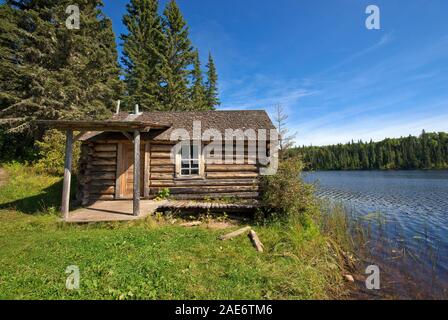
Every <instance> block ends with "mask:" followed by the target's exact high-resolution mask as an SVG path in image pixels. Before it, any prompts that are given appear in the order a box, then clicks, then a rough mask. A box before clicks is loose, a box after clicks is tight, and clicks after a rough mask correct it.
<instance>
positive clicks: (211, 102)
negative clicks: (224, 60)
mask: <svg viewBox="0 0 448 320" xmlns="http://www.w3.org/2000/svg"><path fill="white" fill-rule="evenodd" d="M206 67H207V82H206V89H205V92H206V93H205V96H206V102H207V105H208V107H209V108H210V109H211V110H214V109H215V108H216V107H217V106H219V105H220V104H221V102H220V101H219V98H218V95H219V93H218V74H217V72H216V66H215V62H214V61H213V58H212V54H211V53H209V55H208V63H207V65H206Z"/></svg>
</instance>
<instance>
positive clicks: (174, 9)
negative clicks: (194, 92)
mask: <svg viewBox="0 0 448 320" xmlns="http://www.w3.org/2000/svg"><path fill="white" fill-rule="evenodd" d="M163 31H164V34H165V38H164V50H163V53H164V54H163V62H162V65H163V68H162V69H163V83H162V86H163V98H162V101H163V104H164V109H165V110H171V111H173V110H176V111H182V110H188V109H191V105H190V101H189V95H188V76H189V73H190V72H189V69H188V68H189V66H190V65H191V64H192V62H193V58H194V51H193V47H192V44H191V41H190V39H189V35H188V34H189V31H188V26H187V24H186V22H185V19H184V18H183V16H182V13H181V11H180V9H179V7H178V5H177V3H176V1H174V0H171V1H170V2H169V3H168V4H167V6H166V8H165V10H164V12H163Z"/></svg>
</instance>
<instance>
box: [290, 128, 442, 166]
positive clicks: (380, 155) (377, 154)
mask: <svg viewBox="0 0 448 320" xmlns="http://www.w3.org/2000/svg"><path fill="white" fill-rule="evenodd" d="M290 153H291V155H298V154H299V155H301V157H302V159H303V161H304V162H305V164H306V165H307V168H308V169H309V170H398V169H401V170H413V169H414V170H415V169H424V170H426V169H448V133H446V132H439V133H426V132H425V131H423V132H422V134H421V135H420V136H418V137H415V136H409V137H405V138H398V139H385V140H383V141H380V142H373V141H370V142H362V141H359V142H353V141H352V142H350V143H347V144H337V145H332V146H324V147H313V146H309V147H305V146H303V147H299V148H294V149H292V150H291V151H290Z"/></svg>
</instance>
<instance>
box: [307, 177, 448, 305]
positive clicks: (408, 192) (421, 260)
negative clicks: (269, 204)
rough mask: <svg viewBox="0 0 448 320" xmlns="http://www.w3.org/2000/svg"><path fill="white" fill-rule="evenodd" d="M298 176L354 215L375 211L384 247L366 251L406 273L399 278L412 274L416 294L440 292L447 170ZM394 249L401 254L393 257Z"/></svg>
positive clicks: (447, 242) (446, 249)
mask: <svg viewBox="0 0 448 320" xmlns="http://www.w3.org/2000/svg"><path fill="white" fill-rule="evenodd" d="M304 178H305V180H306V181H307V182H310V183H314V182H317V191H316V192H317V195H318V197H321V198H325V199H329V200H333V201H339V202H342V203H343V204H345V205H346V206H347V207H349V208H350V209H351V211H352V213H353V214H354V215H355V216H357V217H364V220H365V221H371V220H372V219H373V220H375V219H377V218H378V217H381V218H380V219H378V221H380V224H381V227H380V228H375V229H374V230H373V236H374V237H376V238H377V239H376V240H381V241H382V242H383V243H384V244H386V245H387V246H386V248H387V249H385V250H386V251H387V252H384V251H385V250H382V251H381V252H379V250H377V252H375V250H372V252H371V253H372V254H373V255H375V254H376V255H377V258H381V259H382V261H383V262H385V263H386V264H387V266H385V267H388V268H391V269H395V270H398V271H399V272H397V273H400V274H401V275H403V274H404V273H406V274H409V277H405V279H404V280H401V281H406V282H407V281H410V279H411V278H413V279H414V281H416V282H417V283H418V288H419V289H418V290H421V291H422V294H421V296H422V297H428V296H430V297H441V296H443V297H446V294H447V290H448V171H328V172H323V171H321V172H312V173H306V174H304ZM397 253H399V254H402V256H404V258H403V259H394V257H395V256H397ZM391 272H392V271H391ZM395 280H396V281H398V280H397V279H395ZM402 285H403V286H404V284H403V283H402ZM399 286H400V284H398V286H397V287H399ZM423 291H425V292H423ZM410 296H411V297H417V296H418V295H415V294H414V295H410Z"/></svg>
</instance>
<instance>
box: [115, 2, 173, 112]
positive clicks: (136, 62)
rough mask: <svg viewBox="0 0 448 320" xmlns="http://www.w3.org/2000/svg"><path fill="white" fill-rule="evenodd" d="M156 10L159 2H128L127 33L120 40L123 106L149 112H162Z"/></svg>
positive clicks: (160, 44)
mask: <svg viewBox="0 0 448 320" xmlns="http://www.w3.org/2000/svg"><path fill="white" fill-rule="evenodd" d="M158 8H159V1H158V0H131V2H130V3H129V4H128V5H127V11H128V12H127V14H126V15H125V16H124V17H123V23H124V25H125V26H126V27H127V29H128V33H127V34H123V35H122V36H121V38H122V40H123V41H124V46H123V55H124V57H123V64H124V66H125V77H126V85H127V97H126V100H127V101H126V102H128V103H129V104H131V105H133V104H136V103H137V104H140V105H141V107H142V109H144V110H148V111H154V110H163V109H164V107H163V103H162V93H163V91H162V87H161V83H162V81H163V77H162V76H163V73H162V67H163V66H162V62H163V57H162V52H163V50H164V46H163V45H164V40H165V39H164V34H163V31H162V21H161V18H160V16H159V14H158Z"/></svg>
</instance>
